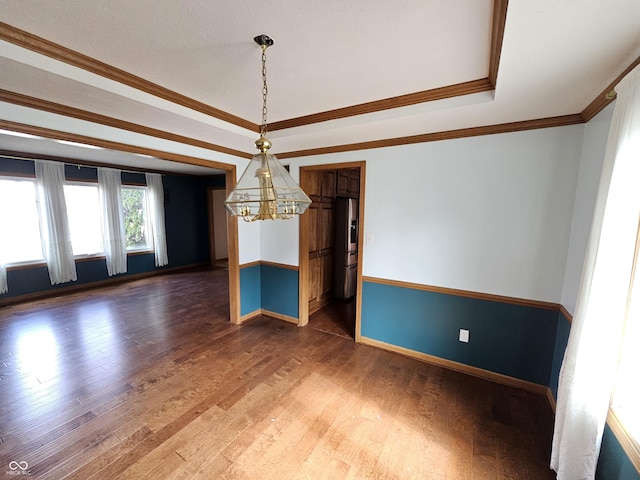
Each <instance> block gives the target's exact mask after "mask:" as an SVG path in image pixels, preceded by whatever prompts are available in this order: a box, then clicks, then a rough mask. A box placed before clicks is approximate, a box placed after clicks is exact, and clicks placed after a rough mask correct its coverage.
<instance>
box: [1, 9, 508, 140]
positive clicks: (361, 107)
mask: <svg viewBox="0 0 640 480" xmlns="http://www.w3.org/2000/svg"><path fill="white" fill-rule="evenodd" d="M507 4H508V0H496V1H495V3H494V9H493V20H492V31H491V46H490V58H489V77H488V78H481V79H477V80H471V81H467V82H462V83H458V84H454V85H446V86H444V87H439V88H434V89H430V90H424V91H421V92H415V93H410V94H406V95H399V96H396V97H390V98H384V99H381V100H376V101H373V102H368V103H362V104H358V105H352V106H348V107H344V108H338V109H335V110H328V111H325V112H319V113H314V114H310V115H305V116H301V117H296V118H291V119H286V120H282V121H279V122H273V123H270V124H269V130H271V131H275V130H282V129H286V128H293V127H299V126H301V125H309V124H313V123H319V122H325V121H329V120H336V119H339V118H345V117H351V116H356V115H363V114H366V113H373V112H379V111H383V110H388V109H393V108H400V107H406V106H410V105H415V104H419V103H426V102H432V101H435V100H442V99H445V98H452V97H458V96H462V95H470V94H473V93H478V92H485V91H490V90H493V89H494V88H495V77H496V76H497V71H498V65H499V63H500V54H501V50H502V40H503V37H504V27H505V22H506V16H507ZM0 40H5V41H7V42H9V43H12V44H14V45H18V46H20V47H22V48H26V49H28V50H31V51H34V52H36V53H39V54H41V55H45V56H47V57H50V58H53V59H55V60H58V61H61V62H64V63H67V64H69V65H73V66H75V67H78V68H81V69H83V70H87V71H89V72H92V73H95V74H96V75H100V76H102V77H105V78H108V79H110V80H113V81H115V82H119V83H122V84H124V85H128V86H130V87H132V88H135V89H137V90H140V91H143V92H146V93H148V94H151V95H154V96H156V97H158V98H162V99H164V100H167V101H170V102H172V103H175V104H177V105H182V106H183V107H186V108H190V109H192V110H195V111H198V112H200V113H204V114H205V115H209V116H211V117H214V118H217V119H219V120H223V121H226V122H229V123H232V124H234V125H237V126H239V127H243V128H246V129H248V130H251V131H255V132H258V131H259V130H260V127H259V125H257V124H255V123H253V122H250V121H248V120H245V119H243V118H240V117H237V116H235V115H232V114H230V113H227V112H224V111H222V110H219V109H217V108H215V107H212V106H210V105H207V104H204V103H202V102H198V101H197V100H194V99H192V98H189V97H187V96H185V95H182V94H180V93H177V92H174V91H172V90H169V89H166V88H164V87H162V86H160V85H157V84H155V83H152V82H149V81H147V80H145V79H143V78H141V77H138V76H135V75H133V74H130V73H128V72H126V71H124V70H121V69H119V68H116V67H114V66H111V65H108V64H106V63H104V62H101V61H99V60H96V59H94V58H92V57H89V56H87V55H84V54H82V53H79V52H76V51H74V50H71V49H69V48H66V47H63V46H61V45H58V44H56V43H53V42H51V41H49V40H46V39H44V38H42V37H38V36H36V35H33V34H31V33H28V32H26V31H24V30H20V29H18V28H16V27H13V26H11V25H9V24H6V23H2V22H0ZM98 123H100V122H98Z"/></svg>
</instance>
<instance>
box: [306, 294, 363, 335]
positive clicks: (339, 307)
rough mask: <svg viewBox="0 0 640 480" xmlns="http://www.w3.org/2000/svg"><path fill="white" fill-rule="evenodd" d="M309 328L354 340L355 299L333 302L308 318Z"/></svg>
mask: <svg viewBox="0 0 640 480" xmlns="http://www.w3.org/2000/svg"><path fill="white" fill-rule="evenodd" d="M309 327H311V328H314V329H316V330H320V331H322V332H326V333H331V334H333V335H339V336H341V337H345V338H350V339H352V340H353V339H354V338H356V330H355V329H356V299H355V297H352V298H350V299H349V300H335V299H334V300H333V301H332V302H331V303H329V304H328V305H325V306H324V307H322V308H321V309H320V310H318V311H316V312H314V313H313V314H311V316H310V317H309Z"/></svg>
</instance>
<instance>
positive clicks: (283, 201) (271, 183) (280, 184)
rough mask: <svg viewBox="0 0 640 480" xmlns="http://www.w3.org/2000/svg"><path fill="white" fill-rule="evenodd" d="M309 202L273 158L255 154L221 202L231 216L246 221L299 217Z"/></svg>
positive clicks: (265, 154)
mask: <svg viewBox="0 0 640 480" xmlns="http://www.w3.org/2000/svg"><path fill="white" fill-rule="evenodd" d="M310 203H311V199H309V197H307V195H306V194H305V193H304V192H303V191H302V189H301V188H300V186H299V185H298V184H297V183H296V181H295V180H294V179H293V178H292V177H291V175H289V172H287V170H286V169H285V168H284V167H283V166H282V164H281V163H280V162H279V161H278V159H277V158H276V156H275V155H270V154H268V153H266V152H265V153H259V154H257V155H254V156H253V158H252V159H251V162H250V163H249V166H247V169H246V170H245V171H244V173H243V174H242V177H240V180H239V181H238V183H237V184H236V187H235V188H234V189H233V192H231V194H230V195H229V196H228V197H227V199H226V201H225V202H224V204H225V207H226V208H227V210H228V211H229V213H231V215H234V216H238V217H242V218H243V219H244V220H245V221H247V222H253V221H256V220H280V219H288V218H293V216H294V215H302V214H303V213H304V211H305V210H306V209H307V207H308V206H309V204H310Z"/></svg>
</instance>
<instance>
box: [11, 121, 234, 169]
mask: <svg viewBox="0 0 640 480" xmlns="http://www.w3.org/2000/svg"><path fill="white" fill-rule="evenodd" d="M0 129H4V130H11V131H14V132H21V133H28V134H30V135H35V136H38V137H44V138H51V139H54V140H65V141H68V142H75V143H83V144H86V145H94V146H96V147H102V148H106V149H108V150H117V151H120V152H128V153H135V154H138V155H147V156H151V157H155V158H158V159H160V160H169V161H171V162H176V163H184V164H187V165H196V166H199V167H208V168H217V169H220V170H225V171H226V170H230V169H232V168H235V166H234V165H231V164H228V163H222V162H217V161H215V160H205V159H203V158H198V157H191V156H188V155H180V154H177V153H173V152H166V151H164V150H155V149H152V148H146V147H139V146H137V145H130V144H127V143H120V142H113V141H111V140H103V139H101V138H95V137H89V136H86V135H79V134H76V133H69V132H63V131H60V130H53V129H50V128H44V127H36V126H33V125H27V124H24V123H18V122H11V121H8V120H0ZM76 163H77V162H76ZM127 169H129V167H127Z"/></svg>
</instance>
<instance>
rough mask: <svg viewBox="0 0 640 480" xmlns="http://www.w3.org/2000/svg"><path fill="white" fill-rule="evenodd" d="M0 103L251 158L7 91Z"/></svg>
mask: <svg viewBox="0 0 640 480" xmlns="http://www.w3.org/2000/svg"><path fill="white" fill-rule="evenodd" d="M0 102H7V103H12V104H14V105H20V106H22V107H28V108H34V109H37V110H42V111H45V112H49V113H55V114H57V115H63V116H65V117H71V118H77V119H78V120H85V121H87V122H92V123H98V124H100V125H106V126H108V127H114V128H119V129H121V130H127V131H129V132H135V133H140V134H142V135H148V136H151V137H155V138H161V139H163V140H170V141H173V142H179V143H184V144H186V145H192V146H194V147H200V148H205V149H207V150H213V151H216V152H220V153H227V154H229V155H234V156H236V157H243V158H251V155H250V154H248V153H246V152H242V151H240V150H235V149H232V148H227V147H224V146H222V145H217V144H215V143H209V142H205V141H202V140H198V139H195V138H192V137H185V136H184V135H178V134H175V133H170V132H166V131H164V130H158V129H156V128H151V127H145V126H143V125H139V124H137V123H133V122H127V121H125V120H119V119H117V118H113V117H108V116H106V115H100V114H99V113H93V112H89V111H87V110H81V109H79V108H74V107H69V106H67V105H62V104H60V103H55V102H50V101H48V100H43V99H41V98H36V97H30V96H28V95H23V94H21V93H16V92H10V91H8V90H2V89H0Z"/></svg>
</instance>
